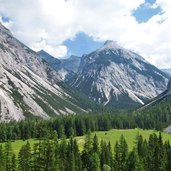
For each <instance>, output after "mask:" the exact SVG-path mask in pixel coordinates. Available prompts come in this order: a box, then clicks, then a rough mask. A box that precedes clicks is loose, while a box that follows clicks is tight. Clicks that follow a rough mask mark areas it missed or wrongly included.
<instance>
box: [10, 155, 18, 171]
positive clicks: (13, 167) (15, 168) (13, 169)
mask: <svg viewBox="0 0 171 171" xmlns="http://www.w3.org/2000/svg"><path fill="white" fill-rule="evenodd" d="M11 171H17V160H16V156H15V154H13V156H12V165H11Z"/></svg>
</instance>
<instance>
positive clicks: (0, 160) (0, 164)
mask: <svg viewBox="0 0 171 171" xmlns="http://www.w3.org/2000/svg"><path fill="white" fill-rule="evenodd" d="M4 169H5V159H4V150H3V148H2V145H0V170H1V171H4Z"/></svg>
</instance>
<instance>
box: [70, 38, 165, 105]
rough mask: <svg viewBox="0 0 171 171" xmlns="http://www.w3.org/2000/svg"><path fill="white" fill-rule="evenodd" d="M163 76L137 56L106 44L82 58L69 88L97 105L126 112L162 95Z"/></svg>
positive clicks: (163, 86)
mask: <svg viewBox="0 0 171 171" xmlns="http://www.w3.org/2000/svg"><path fill="white" fill-rule="evenodd" d="M167 83H168V77H167V75H166V74H165V73H164V72H162V71H161V70H159V69H158V68H156V67H155V66H153V65H151V64H150V63H148V62H147V61H146V60H145V59H144V58H143V57H141V56H140V55H138V54H136V53H134V52H132V51H130V50H127V49H125V48H123V47H121V46H119V45H118V44H117V43H116V42H113V41H107V42H106V43H105V44H104V46H103V47H102V48H100V49H98V50H96V51H94V52H92V53H90V54H88V55H84V56H83V57H82V60H81V65H80V67H79V71H78V74H77V77H76V79H75V80H74V82H73V83H72V86H74V87H75V88H77V89H79V90H80V91H82V92H84V93H85V94H86V95H88V96H89V97H90V98H92V99H93V100H95V101H97V102H98V103H99V104H102V105H105V106H110V107H117V108H127V107H131V106H135V105H137V104H144V103H146V102H147V101H148V100H149V99H152V98H154V97H155V96H157V95H158V94H160V93H161V92H163V91H164V90H165V89H166V87H167Z"/></svg>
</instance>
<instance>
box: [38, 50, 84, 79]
mask: <svg viewBox="0 0 171 171" xmlns="http://www.w3.org/2000/svg"><path fill="white" fill-rule="evenodd" d="M38 54H39V55H40V57H41V58H42V59H44V60H45V61H46V62H47V63H48V64H49V65H50V66H51V67H53V68H54V69H55V70H56V71H57V72H58V73H59V75H61V76H62V79H63V80H65V79H67V78H69V77H71V76H73V75H74V73H76V72H77V71H78V67H79V65H80V62H81V58H80V57H78V56H74V55H71V56H70V57H69V58H67V59H57V58H55V57H53V56H51V55H50V54H48V53H47V52H45V51H44V50H41V51H39V52H38Z"/></svg>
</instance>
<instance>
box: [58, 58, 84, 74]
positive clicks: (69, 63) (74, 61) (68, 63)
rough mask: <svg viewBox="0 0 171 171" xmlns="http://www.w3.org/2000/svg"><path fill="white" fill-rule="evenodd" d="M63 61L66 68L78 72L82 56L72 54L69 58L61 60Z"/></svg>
mask: <svg viewBox="0 0 171 171" xmlns="http://www.w3.org/2000/svg"><path fill="white" fill-rule="evenodd" d="M61 62H62V66H63V67H64V68H65V69H66V70H68V71H72V72H74V73H77V71H78V68H79V66H80V62H81V57H78V56H75V55H71V56H70V57H69V58H67V59H63V60H61Z"/></svg>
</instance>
